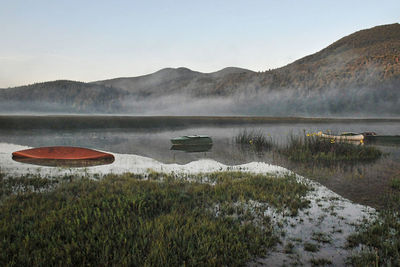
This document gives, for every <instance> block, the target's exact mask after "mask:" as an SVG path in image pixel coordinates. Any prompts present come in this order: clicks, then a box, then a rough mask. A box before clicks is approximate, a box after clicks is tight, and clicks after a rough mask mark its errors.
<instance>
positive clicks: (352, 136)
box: [319, 132, 364, 141]
mask: <svg viewBox="0 0 400 267" xmlns="http://www.w3.org/2000/svg"><path fill="white" fill-rule="evenodd" d="M319 136H320V137H323V138H329V139H334V140H341V141H361V140H363V139H364V135H362V134H359V133H352V132H344V133H341V134H340V135H332V134H325V133H322V132H320V133H319Z"/></svg>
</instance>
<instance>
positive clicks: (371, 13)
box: [0, 0, 400, 88]
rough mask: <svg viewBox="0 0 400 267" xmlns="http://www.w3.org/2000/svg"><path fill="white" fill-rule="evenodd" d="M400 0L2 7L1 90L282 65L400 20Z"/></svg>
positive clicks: (7, 1)
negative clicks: (170, 69)
mask: <svg viewBox="0 0 400 267" xmlns="http://www.w3.org/2000/svg"><path fill="white" fill-rule="evenodd" d="M399 14H400V1H399V0H382V1H378V0H376V1H371V0H362V1H360V0H353V1H349V0H347V1H345V0H335V1H324V0H298V1H295V0H292V1H291V0H279V1H278V0H276V1H272V0H264V1H258V0H246V1H239V0H237V1H236V0H226V1H225V0H202V1H190V0H176V1H172V0H164V1H161V0H160V1H155V0H147V1H143V0H142V1H133V0H131V1H122V0H113V1H111V0H108V1H106V0H79V1H78V0H68V1H61V0H24V1H22V0H0V25H1V26H0V88H7V87H13V86H19V85H27V84H32V83H36V82H43V81H50V80H59V79H67V80H75V81H84V82H89V81H96V80H104V79H110V78H117V77H134V76H140V75H145V74H149V73H153V72H155V71H158V70H160V69H162V68H166V67H173V68H177V67H187V68H190V69H192V70H196V71H200V72H214V71H217V70H220V69H222V68H225V67H232V66H233V67H241V68H246V69H250V70H253V71H265V70H268V69H273V68H277V67H282V66H284V65H286V64H289V63H291V62H293V61H294V60H297V59H299V58H302V57H304V56H306V55H309V54H312V53H315V52H318V51H319V50H321V49H323V48H324V47H326V46H328V45H330V44H331V43H333V42H335V41H337V40H338V39H340V38H342V37H344V36H346V35H349V34H351V33H353V32H355V31H358V30H362V29H367V28H371V27H374V26H377V25H383V24H391V23H398V22H400V15H399Z"/></svg>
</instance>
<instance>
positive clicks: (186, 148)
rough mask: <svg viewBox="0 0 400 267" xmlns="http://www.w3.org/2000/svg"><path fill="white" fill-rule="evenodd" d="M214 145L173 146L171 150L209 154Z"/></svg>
mask: <svg viewBox="0 0 400 267" xmlns="http://www.w3.org/2000/svg"><path fill="white" fill-rule="evenodd" d="M212 146H213V145H212V144H205V145H172V146H171V148H170V150H180V151H185V152H187V153H195V152H207V151H210V149H211V148H212Z"/></svg>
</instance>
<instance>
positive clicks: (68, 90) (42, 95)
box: [0, 80, 128, 113]
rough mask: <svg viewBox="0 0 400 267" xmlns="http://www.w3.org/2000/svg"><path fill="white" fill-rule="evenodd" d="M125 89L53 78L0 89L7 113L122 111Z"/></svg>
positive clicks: (2, 108)
mask: <svg viewBox="0 0 400 267" xmlns="http://www.w3.org/2000/svg"><path fill="white" fill-rule="evenodd" d="M127 95H128V93H126V92H125V91H123V90H122V89H117V88H113V87H106V86H102V85H94V84H88V83H83V82H75V81H65V80H59V81H52V82H44V83H36V84H32V85H27V86H21V87H15V88H11V89H4V90H0V99H1V100H0V111H2V112H7V113H25V112H27V113H29V112H46V113H47V112H49V113H113V112H121V111H123V108H124V107H123V106H122V105H121V103H122V102H121V100H122V99H123V98H124V97H126V96H127Z"/></svg>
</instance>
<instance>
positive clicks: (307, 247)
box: [304, 242, 319, 252]
mask: <svg viewBox="0 0 400 267" xmlns="http://www.w3.org/2000/svg"><path fill="white" fill-rule="evenodd" d="M304 250H305V251H310V252H317V251H318V250H319V246H318V245H317V244H314V243H310V242H305V243H304Z"/></svg>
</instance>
